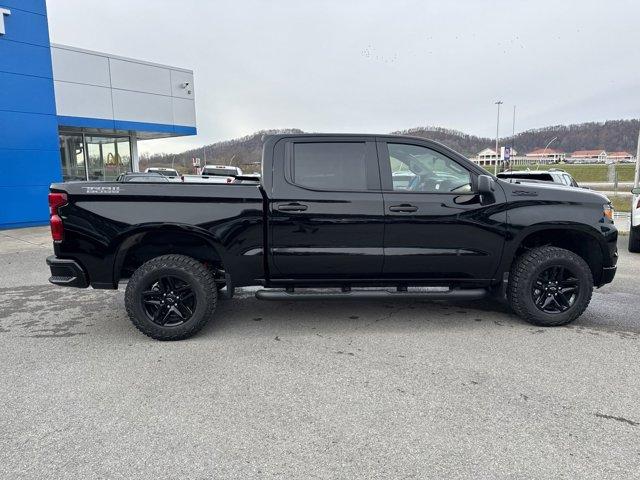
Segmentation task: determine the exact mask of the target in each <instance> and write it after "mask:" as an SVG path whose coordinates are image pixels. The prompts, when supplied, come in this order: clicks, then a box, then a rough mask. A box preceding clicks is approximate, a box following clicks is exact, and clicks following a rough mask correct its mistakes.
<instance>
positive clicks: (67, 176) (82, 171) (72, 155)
mask: <svg viewBox="0 0 640 480" xmlns="http://www.w3.org/2000/svg"><path fill="white" fill-rule="evenodd" d="M84 158H85V157H84V140H83V138H82V135H60V159H61V161H62V179H63V180H64V181H65V182H68V181H73V180H86V179H87V171H86V167H85V160H84Z"/></svg>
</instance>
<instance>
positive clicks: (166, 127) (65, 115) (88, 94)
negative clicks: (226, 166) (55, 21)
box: [0, 0, 196, 228]
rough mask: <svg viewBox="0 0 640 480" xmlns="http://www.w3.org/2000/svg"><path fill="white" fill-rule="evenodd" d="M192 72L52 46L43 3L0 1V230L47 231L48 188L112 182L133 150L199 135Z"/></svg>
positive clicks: (131, 166) (133, 165)
mask: <svg viewBox="0 0 640 480" xmlns="http://www.w3.org/2000/svg"><path fill="white" fill-rule="evenodd" d="M194 97H195V93H194V85H193V72H192V71H191V70H185V69H182V68H176V67H170V66H166V65H158V64H155V63H150V62H147V61H142V60H134V59H131V58H124V57H119V56H115V55H109V54H105V53H100V52H93V51H88V50H84V49H81V48H76V47H70V46H66V45H56V44H52V43H51V42H50V40H49V26H48V21H47V10H46V4H45V0H0V195H1V196H2V199H3V201H2V202H1V205H0V228H13V227H20V226H30V225H39V224H43V223H46V222H48V206H47V192H48V188H49V185H50V184H51V183H52V182H60V181H73V180H114V179H115V178H116V177H117V176H118V175H119V174H120V173H122V172H126V171H136V170H137V168H138V140H146V139H157V138H166V137H176V136H184V135H195V134H196V115H195V99H194Z"/></svg>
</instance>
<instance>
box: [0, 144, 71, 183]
mask: <svg viewBox="0 0 640 480" xmlns="http://www.w3.org/2000/svg"><path fill="white" fill-rule="evenodd" d="M59 159H60V151H59V150H50V151H46V150H0V187H9V186H14V185H15V183H16V181H15V179H16V178H20V177H23V179H22V182H23V183H25V184H30V185H49V184H50V183H51V182H52V181H53V180H52V179H51V164H52V163H56V164H57V163H58V162H59V161H60V160H59ZM56 180H59V179H56Z"/></svg>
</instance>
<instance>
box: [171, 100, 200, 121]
mask: <svg viewBox="0 0 640 480" xmlns="http://www.w3.org/2000/svg"><path fill="white" fill-rule="evenodd" d="M194 104H195V102H194V101H193V100H187V99H185V98H176V97H173V122H174V124H175V125H182V126H185V127H195V126H196V107H195V105H194Z"/></svg>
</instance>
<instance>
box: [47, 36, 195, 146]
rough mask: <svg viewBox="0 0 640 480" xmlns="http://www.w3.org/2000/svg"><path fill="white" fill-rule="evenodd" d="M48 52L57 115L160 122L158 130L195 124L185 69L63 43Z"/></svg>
mask: <svg viewBox="0 0 640 480" xmlns="http://www.w3.org/2000/svg"><path fill="white" fill-rule="evenodd" d="M52 57H53V71H54V72H53V73H54V80H55V82H54V83H55V91H56V110H57V114H58V115H60V116H67V117H82V118H83V119H87V118H96V119H107V120H115V121H118V120H121V121H129V122H140V123H147V124H160V125H163V128H162V129H159V130H158V133H162V135H163V136H164V135H165V134H166V125H178V126H189V127H195V126H196V112H195V101H194V99H195V89H194V85H193V72H191V71H188V70H182V69H178V68H175V67H169V66H164V65H157V64H151V63H148V62H144V61H140V60H134V59H128V58H123V57H116V56H114V55H108V54H103V53H99V52H92V51H87V50H81V49H78V48H75V47H68V46H64V45H53V46H52ZM185 83H189V86H188V87H187V88H184V84H185ZM83 125H86V122H84V123H83ZM71 126H72V125H71ZM141 128H143V127H141ZM144 131H145V132H154V130H153V126H152V125H149V126H145V127H144ZM147 136H148V134H147ZM150 138H151V137H150Z"/></svg>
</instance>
